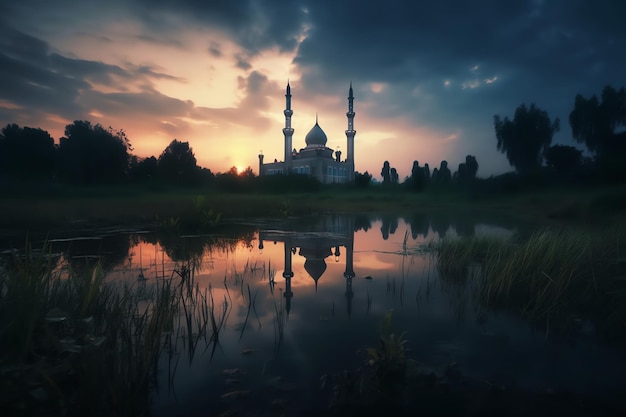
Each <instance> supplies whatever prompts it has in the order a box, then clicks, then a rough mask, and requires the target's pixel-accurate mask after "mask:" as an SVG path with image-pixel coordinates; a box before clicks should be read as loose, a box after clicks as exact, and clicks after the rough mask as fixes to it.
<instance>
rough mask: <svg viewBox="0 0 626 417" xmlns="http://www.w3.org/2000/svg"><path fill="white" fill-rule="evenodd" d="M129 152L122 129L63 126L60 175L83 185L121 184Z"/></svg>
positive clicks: (85, 124)
mask: <svg viewBox="0 0 626 417" xmlns="http://www.w3.org/2000/svg"><path fill="white" fill-rule="evenodd" d="M130 150H132V148H131V145H130V142H129V140H128V138H127V137H126V134H125V133H124V131H123V130H119V131H117V132H115V131H113V129H112V128H110V127H109V128H108V129H105V128H103V127H102V126H101V125H100V124H96V125H95V126H92V125H91V123H90V122H88V121H86V120H76V121H74V123H72V124H71V125H67V126H66V127H65V137H62V138H61V140H60V143H59V148H58V158H59V165H58V171H59V175H61V176H62V177H63V178H65V179H66V180H68V181H70V182H78V183H82V184H93V183H115V182H121V181H123V180H124V179H125V178H126V175H127V173H128V168H129V161H130V159H129V158H130V156H129V153H128V151H130Z"/></svg>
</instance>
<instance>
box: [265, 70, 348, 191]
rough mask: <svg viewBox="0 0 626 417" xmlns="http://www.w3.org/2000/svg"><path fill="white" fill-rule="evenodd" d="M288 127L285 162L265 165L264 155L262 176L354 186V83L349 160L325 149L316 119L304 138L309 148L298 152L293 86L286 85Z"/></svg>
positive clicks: (327, 148) (324, 137)
mask: <svg viewBox="0 0 626 417" xmlns="http://www.w3.org/2000/svg"><path fill="white" fill-rule="evenodd" d="M285 99H286V100H285V101H286V106H285V111H284V112H283V113H284V114H285V127H284V128H283V135H284V140H285V146H284V151H285V152H284V158H283V160H282V161H278V160H276V159H275V160H274V162H270V163H263V159H264V156H263V153H260V154H259V176H261V175H276V174H288V173H294V174H306V175H310V176H312V177H315V178H317V179H318V180H319V181H320V182H321V183H323V184H332V183H352V182H354V136H355V135H356V130H354V116H355V114H356V113H355V112H354V94H353V92H352V83H350V89H349V90H348V112H347V113H346V116H347V118H348V129H347V130H346V131H345V133H346V141H347V146H346V153H347V155H346V157H345V158H344V159H341V156H342V153H341V151H340V150H336V151H333V150H332V149H331V148H329V147H327V146H326V143H327V141H328V137H327V136H326V133H325V132H324V130H322V128H321V127H320V125H319V123H318V120H317V116H316V117H315V125H314V126H313V127H312V128H311V130H310V131H309V133H307V135H306V136H305V139H304V140H305V143H306V146H305V147H304V148H301V149H300V150H299V151H298V150H296V148H294V147H293V145H292V142H293V133H294V129H293V128H292V127H291V116H293V110H292V109H291V86H290V85H289V82H287V91H286V94H285Z"/></svg>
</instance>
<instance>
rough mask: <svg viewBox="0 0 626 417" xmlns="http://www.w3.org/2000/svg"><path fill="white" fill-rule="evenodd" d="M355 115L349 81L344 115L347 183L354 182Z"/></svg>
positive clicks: (352, 93)
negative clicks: (346, 123)
mask: <svg viewBox="0 0 626 417" xmlns="http://www.w3.org/2000/svg"><path fill="white" fill-rule="evenodd" d="M355 115H356V113H355V112H354V92H353V91H352V81H350V89H349V90H348V112H347V113H346V116H347V117H348V129H347V130H346V139H347V142H348V146H347V153H348V155H347V156H346V162H347V163H348V165H349V167H348V179H349V182H354V135H356V130H354V116H355Z"/></svg>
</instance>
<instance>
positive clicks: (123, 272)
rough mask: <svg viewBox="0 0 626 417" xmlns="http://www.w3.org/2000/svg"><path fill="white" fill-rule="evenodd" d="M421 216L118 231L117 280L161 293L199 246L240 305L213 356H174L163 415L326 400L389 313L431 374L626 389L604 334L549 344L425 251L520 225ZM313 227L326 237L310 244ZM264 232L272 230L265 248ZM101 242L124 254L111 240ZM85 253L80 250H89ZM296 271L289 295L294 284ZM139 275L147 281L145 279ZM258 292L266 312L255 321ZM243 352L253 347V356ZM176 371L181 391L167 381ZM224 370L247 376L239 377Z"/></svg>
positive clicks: (204, 283) (207, 279) (158, 410)
mask: <svg viewBox="0 0 626 417" xmlns="http://www.w3.org/2000/svg"><path fill="white" fill-rule="evenodd" d="M411 220H412V219H410V218H409V219H402V218H400V219H398V218H395V219H391V220H390V219H386V220H385V219H382V218H381V219H378V220H374V221H371V222H370V224H369V227H362V226H356V224H359V225H362V223H363V222H362V219H361V220H360V221H359V222H358V223H356V222H355V221H354V218H352V217H350V216H348V217H340V216H334V217H332V218H331V219H330V220H324V219H321V220H319V221H316V220H312V221H309V222H308V223H307V224H305V225H297V224H295V225H291V226H290V227H289V228H286V229H284V230H279V229H278V228H277V227H275V226H276V225H272V228H266V229H264V228H263V227H261V232H260V234H259V233H258V232H257V233H254V234H253V235H252V236H253V238H252V240H249V241H247V242H245V243H244V242H238V241H237V240H236V239H235V240H233V241H231V242H230V243H229V244H227V245H223V244H220V245H221V246H220V245H206V244H205V243H203V242H204V241H205V240H206V239H207V237H203V236H196V237H193V236H188V237H185V238H184V239H179V241H176V240H172V241H171V242H168V243H167V244H169V245H172V242H175V243H176V244H177V245H178V246H179V247H178V249H172V247H165V244H164V243H161V242H160V241H159V240H158V239H156V238H154V237H149V236H145V235H138V236H137V235H133V234H132V233H129V234H126V235H124V236H122V237H120V236H117V237H115V240H116V242H117V243H118V244H120V245H121V246H122V247H123V246H125V245H126V246H128V249H129V250H128V249H127V252H126V255H123V250H120V251H119V253H115V254H114V255H115V256H114V258H115V259H117V260H118V261H117V264H116V265H114V266H112V267H111V268H110V269H111V272H110V274H109V279H110V280H119V281H125V282H127V283H131V284H133V285H138V286H141V285H144V286H146V288H148V289H149V288H151V287H152V286H154V283H155V282H156V280H157V279H160V278H161V277H163V276H165V277H171V276H174V277H176V275H175V273H174V271H175V269H177V268H180V266H181V265H182V264H183V263H184V261H181V260H179V261H178V262H174V261H172V260H171V259H170V258H169V256H168V255H167V254H168V253H172V254H173V253H177V254H179V255H180V254H181V253H186V252H185V250H187V249H189V250H191V253H193V255H194V256H195V260H194V261H193V262H192V265H194V266H195V269H194V271H195V273H194V278H195V282H196V283H197V284H198V285H199V286H200V288H208V287H209V285H210V286H211V288H212V291H213V298H214V300H216V306H217V308H216V313H217V314H218V316H219V315H220V314H221V306H222V304H223V302H224V300H227V302H228V312H227V315H228V316H227V320H226V324H225V327H224V328H223V329H222V331H221V333H220V338H219V342H220V343H219V346H218V347H217V348H216V351H215V354H214V357H213V359H212V360H211V359H210V357H211V349H212V346H211V345H209V347H208V349H206V350H205V348H206V347H207V345H206V343H204V341H200V342H199V343H198V346H197V347H196V350H195V352H194V354H193V360H191V361H190V360H189V358H190V356H189V350H188V345H187V344H186V342H185V341H184V340H183V339H181V340H178V343H177V345H176V350H175V351H174V352H172V355H171V356H168V354H167V353H165V354H164V355H163V356H162V358H161V361H160V365H161V368H160V372H159V382H160V390H159V395H158V396H156V397H155V399H154V410H155V415H169V414H171V413H173V412H176V413H178V414H185V412H187V411H188V412H190V413H193V412H194V411H197V412H200V411H210V410H215V409H216V408H221V407H222V406H223V402H222V400H221V399H220V396H221V395H222V394H225V393H227V392H231V391H236V390H251V391H252V393H251V394H250V395H249V396H248V397H246V398H245V399H242V400H241V403H242V404H244V403H245V404H247V405H246V406H251V407H263V406H266V405H267V404H266V403H267V401H271V400H272V399H275V398H280V397H285V396H288V397H290V398H291V399H292V401H294V402H295V401H296V400H298V401H302V404H306V403H307V401H319V399H320V398H321V397H320V396H319V395H320V394H319V393H320V390H319V388H320V377H321V376H322V375H324V374H334V373H337V372H339V371H341V370H344V369H354V368H356V367H358V366H363V364H364V360H365V355H364V348H367V347H370V346H375V345H376V343H377V332H378V326H379V323H380V322H381V320H382V318H383V317H384V315H385V314H386V313H387V312H388V311H389V310H393V325H394V328H395V329H396V330H397V332H402V331H406V332H407V333H406V337H407V339H408V341H409V342H408V347H409V348H410V349H411V352H410V356H411V357H412V358H414V359H415V360H416V361H417V362H418V363H419V365H420V366H421V367H422V368H423V369H443V368H444V367H445V366H447V365H448V364H450V363H453V362H455V363H457V364H458V367H459V370H460V371H461V372H462V373H463V374H464V375H468V376H470V377H472V378H476V379H480V380H484V381H486V382H489V383H497V384H502V385H504V386H508V387H514V386H517V387H522V388H532V389H538V390H545V389H556V390H559V389H566V390H573V391H575V392H580V393H591V394H594V395H605V396H611V395H615V396H617V395H618V394H619V393H621V392H622V391H623V389H624V388H625V383H624V377H623V375H626V363H625V359H624V357H623V355H621V356H620V354H619V353H618V352H616V351H615V350H613V349H611V348H609V347H602V346H599V345H597V344H596V343H595V342H594V340H593V338H592V336H593V335H592V332H591V333H588V334H583V335H582V337H580V338H578V339H572V340H569V341H561V342H557V341H553V340H546V337H545V333H544V332H543V331H542V330H541V329H538V328H537V327H532V326H531V325H529V324H528V323H526V322H524V321H523V320H521V319H520V318H518V317H515V316H513V314H511V313H506V312H492V311H485V310H484V309H482V308H481V307H479V306H478V305H476V304H475V303H474V302H473V299H472V295H471V294H470V291H471V290H470V289H469V288H466V287H462V286H461V287H459V286H455V285H451V284H449V283H444V282H441V281H440V280H439V279H438V275H437V271H436V269H435V267H434V265H433V264H432V263H431V262H432V257H431V254H430V253H428V251H425V250H424V247H425V245H426V244H428V243H429V242H430V241H431V240H433V239H436V238H438V237H439V235H440V234H443V233H447V234H453V235H458V234H462V235H466V234H475V235H479V234H498V235H507V234H509V233H511V232H510V230H511V229H510V228H508V227H500V226H493V225H490V224H488V223H487V222H475V223H465V224H464V225H463V226H462V227H461V228H460V229H456V228H455V226H454V222H448V223H447V224H446V223H445V221H443V220H441V219H439V221H438V223H435V227H433V223H432V222H430V223H429V222H427V221H424V219H419V227H417V228H416V225H415V223H411ZM324 228H326V229H324ZM355 229H358V230H356V231H355ZM418 229H419V232H416V230H418ZM459 230H461V232H459ZM301 232H315V233H313V234H311V235H309V236H308V237H307V239H305V240H302V236H303V235H302V233H301ZM260 236H261V237H263V236H265V238H264V240H263V245H262V246H263V247H262V249H260V248H259V246H260V243H261V242H260V239H259V237H260ZM320 236H321V237H322V238H320ZM325 239H326V240H325ZM126 242H128V243H126ZM285 242H287V243H285ZM94 243H95V241H94V242H92V244H94ZM99 245H100V246H99V247H105V248H107V250H108V251H109V252H115V249H113V248H110V247H107V246H106V243H102V242H100V243H99ZM285 245H287V246H288V249H287V250H286V249H285ZM352 245H353V250H352V256H353V261H352V265H351V266H350V265H348V264H349V263H350V262H349V258H350V256H349V255H350V252H351V250H350V248H351V247H352ZM292 247H293V248H294V250H289V249H290V248H292ZM337 247H338V249H339V251H338V252H337ZM76 249H77V248H74V252H72V253H79V254H80V255H81V256H84V255H85V254H86V253H85V252H84V251H80V252H77V251H76ZM286 252H287V254H286ZM105 255H106V254H105ZM303 255H307V256H308V258H305V256H303ZM336 255H337V256H336ZM65 256H69V255H65ZM286 256H290V259H291V271H289V268H288V265H286V260H287V258H286ZM351 269H353V274H352V273H351V271H350V270H351ZM289 272H291V273H293V277H292V278H291V281H290V292H291V293H292V297H291V299H290V300H288V299H287V298H286V297H285V293H286V292H289V291H288V290H289V288H288V287H287V280H286V279H285V278H284V276H285V275H287V276H288V275H290V274H289ZM140 274H143V276H144V277H145V278H146V280H145V281H138V280H137V278H138V277H139V275H140ZM271 275H273V276H274V281H275V285H274V287H273V291H272V288H271V286H270V284H269V281H270V276H271ZM351 275H353V278H352V277H351ZM157 277H158V278H157ZM314 278H318V279H317V286H316V285H315V283H316V281H315V279H314ZM368 278H371V279H368ZM248 286H249V288H250V294H251V296H252V297H253V299H254V310H252V311H250V313H249V316H248V319H247V325H246V326H245V328H243V323H244V322H245V320H246V315H247V314H248V305H249V301H250V299H249V296H248ZM287 301H289V302H290V308H289V315H288V317H287V319H286V321H285V322H284V327H283V335H282V340H281V341H280V343H278V339H279V336H278V326H277V318H276V315H277V311H283V312H284V310H285V309H286V306H287ZM242 329H243V332H242ZM245 349H250V350H252V352H251V353H249V354H247V355H244V354H242V351H243V350H245ZM174 369H175V370H176V371H175V373H174V376H173V378H172V379H171V381H173V383H174V385H173V390H172V389H169V388H168V386H169V384H168V381H169V380H170V378H169V376H168V375H171V374H172V372H173V370H174ZM224 369H240V370H242V371H243V372H245V374H237V375H233V376H227V375H224V374H223V370H224ZM276 377H280V378H281V379H280V380H277V379H276ZM264 404H265V405H264Z"/></svg>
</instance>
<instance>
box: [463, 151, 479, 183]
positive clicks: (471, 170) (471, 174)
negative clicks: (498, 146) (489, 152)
mask: <svg viewBox="0 0 626 417" xmlns="http://www.w3.org/2000/svg"><path fill="white" fill-rule="evenodd" d="M465 166H466V167H467V178H469V179H471V180H474V179H476V174H477V173H478V161H476V157H475V156H474V155H467V156H466V157H465Z"/></svg>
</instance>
